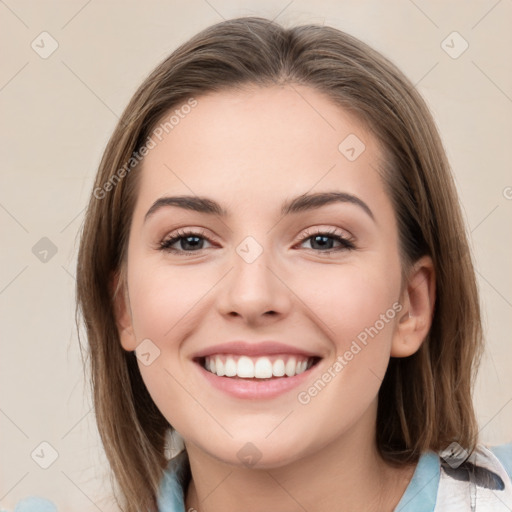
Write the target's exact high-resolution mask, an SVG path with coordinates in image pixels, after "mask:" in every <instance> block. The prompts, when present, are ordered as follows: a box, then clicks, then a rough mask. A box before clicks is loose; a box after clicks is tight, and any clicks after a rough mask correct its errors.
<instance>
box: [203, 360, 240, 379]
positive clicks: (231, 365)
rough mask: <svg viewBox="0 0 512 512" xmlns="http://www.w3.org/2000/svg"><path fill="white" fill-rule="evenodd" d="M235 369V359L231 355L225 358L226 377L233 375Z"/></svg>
mask: <svg viewBox="0 0 512 512" xmlns="http://www.w3.org/2000/svg"><path fill="white" fill-rule="evenodd" d="M207 359H208V358H207ZM207 369H208V368H207ZM236 371H237V364H236V361H235V360H234V359H233V358H232V357H228V358H227V359H226V364H225V365H224V373H225V374H226V377H234V376H235V375H236Z"/></svg>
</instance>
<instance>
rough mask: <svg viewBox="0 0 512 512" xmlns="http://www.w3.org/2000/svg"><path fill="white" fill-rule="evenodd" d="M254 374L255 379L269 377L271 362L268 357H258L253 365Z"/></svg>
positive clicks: (270, 374)
mask: <svg viewBox="0 0 512 512" xmlns="http://www.w3.org/2000/svg"><path fill="white" fill-rule="evenodd" d="M254 376H255V377H256V378H257V379H270V377H272V363H271V362H270V359H269V358H268V357H260V358H259V359H258V360H257V361H256V364H255V365H254Z"/></svg>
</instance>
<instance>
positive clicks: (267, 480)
mask: <svg viewBox="0 0 512 512" xmlns="http://www.w3.org/2000/svg"><path fill="white" fill-rule="evenodd" d="M373 412H375V411H373ZM373 418H375V414H373ZM366 425H367V427H366V428H365V427H364V424H363V425H361V424H360V423H359V422H358V424H357V425H355V426H354V427H352V429H351V430H350V432H346V433H344V434H343V436H340V438H338V439H336V440H335V441H334V442H331V443H329V444H326V445H325V446H323V447H321V448H320V449H319V450H315V452H314V453H312V454H310V455H308V456H306V457H302V458H301V459H299V460H296V461H294V462H291V463H289V464H287V465H285V466H280V467H273V468H269V469H255V468H246V467H240V466H233V465H230V464H225V463H222V462H220V461H218V460H217V459H214V458H213V457H211V456H209V455H207V454H205V453H204V452H203V451H201V450H199V449H198V448H197V446H194V445H191V446H187V451H188V455H189V460H190V468H191V474H192V479H191V482H190V485H189V487H188V490H187V492H186V500H185V503H186V510H187V511H188V510H196V511H197V512H210V511H219V510H244V511H245V512H256V511H261V510H272V511H274V512H285V511H289V510H315V512H327V511H329V512H331V511H332V510H336V511H339V512H344V511H353V510H365V511H368V512H371V511H376V512H377V511H378V512H388V511H389V512H391V511H393V510H394V508H395V507H396V505H397V503H398V502H399V501H400V498H401V496H402V494H403V493H404V491H405V489H406V487H407V485H408V483H409V481H410V479H411V477H412V474H413V472H414V467H415V466H405V467H402V468H396V467H393V466H390V465H388V464H386V463H385V462H384V461H383V460H382V458H381V457H380V455H379V454H378V451H377V447H376V443H375V422H374V421H371V422H366ZM186 444H187V443H186Z"/></svg>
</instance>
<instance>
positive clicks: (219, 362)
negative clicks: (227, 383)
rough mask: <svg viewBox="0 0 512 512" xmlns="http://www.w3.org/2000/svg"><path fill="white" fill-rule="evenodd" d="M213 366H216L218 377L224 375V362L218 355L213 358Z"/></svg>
mask: <svg viewBox="0 0 512 512" xmlns="http://www.w3.org/2000/svg"><path fill="white" fill-rule="evenodd" d="M215 366H216V368H217V375H218V376H219V377H223V376H224V363H223V362H222V359H221V358H220V357H217V359H216V360H215Z"/></svg>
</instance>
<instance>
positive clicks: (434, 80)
mask: <svg viewBox="0 0 512 512" xmlns="http://www.w3.org/2000/svg"><path fill="white" fill-rule="evenodd" d="M244 15H259V16H265V17H269V18H276V21H279V22H281V23H284V24H285V25H292V24H293V25H294V24H301V23H309V22H313V23H324V24H326V25H332V26H334V27H337V28H339V29H342V30H345V31H347V32H349V33H351V34H353V35H355V36H357V37H359V38H361V39H362V40H364V41H365V42H367V43H369V44H370V45H372V46H373V47H375V48H376V49H377V50H379V51H381V52H382V53H383V54H384V55H386V56H387V57H389V58H390V59H391V60H393V61H394V62H395V63H396V64H397V65H398V66H399V67H400V68H401V69H402V70H403V71H404V72H405V74H406V75H407V76H408V77H409V78H410V79H411V80H412V81H413V82H414V83H415V84H416V85H417V87H418V89H419V90H420V92H421V93H422V94H423V96H424V97H425V98H426V100H427V102H428V104H429V106H430V107H431V109H432V111H433V113H434V116H435V118H436V121H437V123H438V126H439V129H440V132H441V135H442V137H443V141H444V143H445V146H446V149H447V152H448V155H449V158H450V161H451V164H452V166H453V172H454V174H455V178H456V182H457V186H458V190H459V193H460V199H461V202H462V205H463V209H464V212H465V217H466V221H467V225H468V231H469V232H470V235H471V244H472V251H473V254H474V257H475V263H476V269H477V277H478V283H479V288H480V293H481V300H482V309H483V312H484V318H485V333H486V339H487V351H486V355H485V358H484V361H483V364H482V367H481V371H480V375H479V379H478V383H477V388H476V392H475V401H476V406H477V411H478V417H479V422H480V425H481V438H482V440H483V441H484V442H486V443H489V444H498V443H503V442H509V441H512V371H511V369H512V368H511V366H512V364H511V361H512V341H511V337H510V331H511V328H512V320H511V319H512V265H511V261H512V242H511V233H512V230H511V224H512V222H511V219H512V188H511V187H512V173H511V163H512V137H511V136H512V59H510V55H511V48H512V31H511V30H510V23H511V21H512V3H511V2H510V1H496V0H490V1H475V2H471V3H468V2H463V1H448V2H445V1H432V2H425V1H420V0H415V1H414V2H413V1H412V0H411V1H407V0H393V1H387V2H382V1H377V0H373V1H365V2H361V1H357V0H350V1H340V0H332V1H315V2H306V1H301V0H295V1H291V2H290V1H289V0H283V1H279V2H277V1H274V2H270V1H268V0H265V1H255V0H253V1H241V2H233V1H228V0H211V1H209V2H206V1H203V0H192V1H189V2H185V1H176V0H166V1H151V2H135V1H133V0H132V1H123V2H114V1H102V2H100V1H98V0H93V1H90V2H87V1H86V0H78V1H68V2H57V1H48V2H44V3H43V2H36V1H23V0H18V1H16V0H10V1H9V0H7V1H6V2H0V41H1V46H2V48H3V49H4V50H3V53H2V67H1V69H0V119H1V128H0V129H1V135H0V141H1V142H0V143H1V150H2V152H1V156H2V158H1V174H0V223H1V229H2V250H1V265H0V311H1V313H0V314H1V359H0V399H1V407H0V430H1V436H0V449H1V457H0V465H1V467H0V504H1V505H2V506H3V507H4V508H6V509H8V510H12V509H13V508H14V505H15V503H17V501H18V500H20V499H21V498H23V497H26V496H28V495H30V494H39V495H41V496H45V497H47V498H49V499H52V500H53V501H54V502H55V503H56V504H57V505H58V507H59V510H74V511H97V510H98V508H99V509H100V510H103V511H104V512H107V511H111V510H116V507H115V506H114V505H113V502H112V498H111V496H110V488H109V482H108V478H107V477H106V475H107V466H106V462H105V458H104V455H103V452H102V448H101V444H100V442H99V439H98V434H97V430H96V425H95V422H94V413H93V411H92V410H91V400H90V399H89V397H88V388H87V385H86V384H85V380H84V376H83V369H82V362H81V358H80V351H79V346H78V341H77V335H76V330H75V326H74V307H75V303H74V286H75V265H76V254H77V246H78V240H77V234H78V232H79V229H80V226H81V222H82V220H83V215H84V208H85V205H86V203H87V201H88V196H89V194H90V192H91V188H92V182H93V177H94V175H95V172H96V169H97V166H98V164H99V160H100V157H101V154H102V151H103V149H104V146H105V144H106V142H107V139H108V137H109V135H110V133H111V132H112V130H113V128H114V126H115V124H116V122H117V118H118V116H119V115H120V113H121V112H122V110H123V109H124V107H125V105H126V104H127V102H128V100H129V99H130V97H131V95H132V94H133V93H134V91H135V89H136V88H137V87H138V85H139V84H140V82H141V81H142V80H143V78H144V77H145V76H146V75H147V74H148V73H149V72H150V71H151V70H152V69H153V68H154V66H155V65H156V64H157V63H158V62H160V61H161V60H162V59H163V58H164V57H165V56H167V55H168V54H169V53H170V52H171V51H172V50H173V49H175V48H176V47H177V46H178V45H179V44H180V43H182V42H184V41H185V40H186V39H188V38H189V37H190V36H192V35H193V34H195V33H196V32H198V31H199V30H201V29H203V28H205V27H206V26H208V25H211V24H213V23H216V22H218V21H221V20H222V18H231V17H235V16H244ZM43 31H46V32H48V33H49V34H50V35H51V37H52V38H53V39H54V40H56V41H57V43H58V48H57V49H56V51H55V52H54V53H53V54H51V55H50V56H49V57H47V58H42V57H41V53H43V52H44V51H47V52H48V51H49V50H50V49H51V44H52V43H51V40H50V39H49V38H48V36H39V35H40V34H41V32H43ZM454 31H456V32H458V33H459V34H460V36H462V38H463V39H461V38H459V36H457V35H455V36H454V35H453V34H452V33H453V32H454ZM450 34H452V35H450ZM448 36H450V37H449V38H448V39H446V38H447V37H448ZM41 38H44V43H41ZM444 40H446V41H447V42H445V43H444V48H445V49H446V48H447V45H448V48H450V47H452V48H451V49H450V50H449V51H450V52H451V53H452V56H450V55H449V54H448V53H446V51H445V50H444V49H443V46H442V42H443V41H444ZM33 41H34V46H35V47H36V48H37V51H35V50H34V49H33V48H32V46H31V44H32V42H33ZM464 41H467V43H468V44H469V46H468V48H467V50H466V51H464V52H463V53H462V54H461V55H460V56H457V58H453V56H454V55H455V54H458V53H459V52H460V50H461V49H462V48H463V46H464V45H465V43H464ZM38 52H39V53H38ZM41 239H43V240H42V241H41ZM46 239H48V240H46ZM34 247H35V248H34ZM44 251H47V252H46V253H45V252H44ZM55 251H56V253H55V254H53V252H55ZM45 258H46V261H41V259H43V260H44V259H45ZM41 442H48V443H50V445H51V446H52V447H53V448H54V449H55V450H56V452H57V454H58V457H57V459H56V460H55V462H54V463H53V464H52V465H51V466H50V467H49V468H48V469H42V468H41V467H40V465H38V464H37V463H36V462H35V460H36V459H37V460H39V462H40V463H43V464H44V460H43V459H45V458H46V462H49V461H50V459H49V458H48V457H51V449H50V448H48V447H47V446H44V445H43V446H42V447H41V446H40V443H41ZM34 450H35V454H34V455H33V457H34V458H32V457H31V454H32V453H33V452H34ZM41 450H42V451H41ZM37 454H39V455H40V457H39V459H38V458H37ZM41 454H44V455H41Z"/></svg>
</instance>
